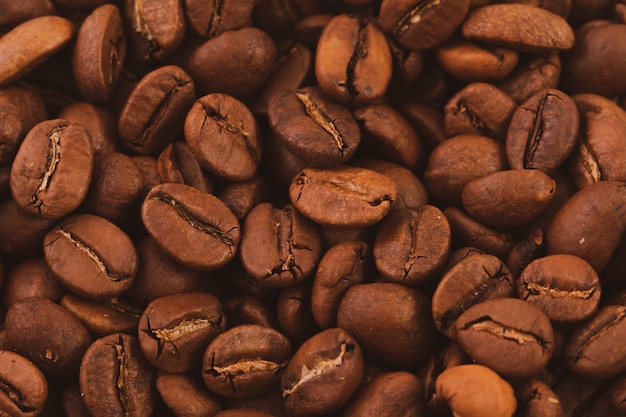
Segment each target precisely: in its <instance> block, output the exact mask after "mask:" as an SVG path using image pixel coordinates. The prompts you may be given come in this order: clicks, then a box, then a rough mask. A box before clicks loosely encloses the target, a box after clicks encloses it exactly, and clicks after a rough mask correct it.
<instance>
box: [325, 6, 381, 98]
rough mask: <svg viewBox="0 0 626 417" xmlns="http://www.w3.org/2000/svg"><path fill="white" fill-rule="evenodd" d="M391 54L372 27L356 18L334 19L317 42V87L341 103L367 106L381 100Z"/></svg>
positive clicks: (375, 29) (336, 17) (371, 24)
mask: <svg viewBox="0 0 626 417" xmlns="http://www.w3.org/2000/svg"><path fill="white" fill-rule="evenodd" d="M392 68H393V66H392V60H391V51H390V50H389V46H388V44H387V40H386V39H385V35H383V33H382V32H381V30H380V29H378V27H376V25H374V24H373V23H368V22H366V21H364V20H362V19H359V18H358V17H356V16H351V15H346V14H342V15H338V16H335V17H334V18H333V19H332V20H331V21H330V22H328V24H327V25H326V27H325V28H324V30H323V31H322V34H321V35H320V38H319V41H318V43H317V50H316V55H315V76H316V78H317V82H318V83H319V86H320V87H321V88H322V90H324V92H325V93H326V94H327V95H328V96H330V97H332V98H333V99H335V100H337V101H339V102H342V103H347V102H353V103H371V102H372V101H375V100H377V99H378V98H380V97H382V96H383V95H384V94H385V92H386V90H387V86H388V85H389V82H390V81H391V72H392Z"/></svg>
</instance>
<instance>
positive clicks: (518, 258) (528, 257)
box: [506, 229, 545, 295]
mask: <svg viewBox="0 0 626 417" xmlns="http://www.w3.org/2000/svg"><path fill="white" fill-rule="evenodd" d="M544 251H545V240H544V236H543V230H541V229H535V230H533V231H532V232H531V233H530V234H529V235H528V236H526V237H525V238H523V239H521V240H520V241H519V242H517V243H516V244H515V246H513V249H511V252H510V253H509V256H508V257H507V260H506V266H507V268H509V271H511V273H512V274H513V276H514V277H519V276H520V274H521V273H522V271H523V270H524V269H525V268H526V267H527V266H528V265H529V264H530V263H531V262H532V261H534V260H535V259H537V258H539V257H541V256H543V254H544ZM518 295H519V293H518Z"/></svg>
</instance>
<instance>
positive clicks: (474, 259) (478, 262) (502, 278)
mask: <svg viewBox="0 0 626 417" xmlns="http://www.w3.org/2000/svg"><path fill="white" fill-rule="evenodd" d="M513 281H514V278H513V276H512V275H511V273H510V272H509V270H508V269H507V267H506V265H505V264H504V263H503V262H502V261H501V260H500V259H498V258H496V257H495V256H493V255H488V254H476V255H472V256H468V257H466V258H463V260H461V261H460V262H459V263H457V264H456V265H454V266H453V267H452V268H451V269H450V270H449V271H448V272H447V273H446V274H445V275H444V276H443V277H442V278H441V281H439V284H438V285H437V288H436V289H435V292H434V293H433V297H432V311H433V319H434V321H435V326H437V329H438V330H439V331H440V332H443V333H444V334H445V335H446V336H448V337H450V338H451V339H454V338H455V333H456V325H455V323H456V320H457V319H458V318H459V316H460V315H461V314H463V312H465V311H466V310H467V309H469V308H470V307H471V306H473V305H475V304H478V303H480V302H482V301H485V300H488V299H491V298H501V297H513V296H514V295H515V293H514V288H515V287H514V283H513Z"/></svg>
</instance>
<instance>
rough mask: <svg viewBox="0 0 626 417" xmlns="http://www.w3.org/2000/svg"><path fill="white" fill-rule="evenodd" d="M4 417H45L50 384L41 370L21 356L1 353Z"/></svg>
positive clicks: (1, 408)
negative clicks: (44, 412) (41, 415)
mask: <svg viewBox="0 0 626 417" xmlns="http://www.w3.org/2000/svg"><path fill="white" fill-rule="evenodd" d="M0 370H1V371H0V386H2V389H1V390H0V413H2V414H5V415H7V416H14V417H35V416H38V415H39V414H41V412H42V411H43V408H44V406H45V404H46V400H47V399H48V382H47V381H46V377H45V376H44V375H43V374H42V373H41V371H40V370H39V368H38V367H37V366H35V364H33V363H32V362H31V361H29V360H28V359H26V358H25V357H23V356H21V355H18V354H17V353H14V352H11V351H8V350H0Z"/></svg>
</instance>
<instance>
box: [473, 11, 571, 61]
mask: <svg viewBox="0 0 626 417" xmlns="http://www.w3.org/2000/svg"><path fill="white" fill-rule="evenodd" d="M462 32H463V36H464V37H466V38H468V39H473V40H478V41H482V42H486V43H490V44H494V45H501V46H506V47H508V48H512V49H516V50H518V51H522V52H532V53H546V52H552V51H563V50H567V49H570V48H571V47H572V46H573V45H574V32H573V30H572V28H571V27H570V26H569V24H568V23H567V21H566V20H565V19H563V18H562V17H561V16H558V15H556V14H554V13H551V12H549V11H547V10H545V9H542V8H539V7H535V6H533V5H530V4H492V5H489V6H485V7H481V8H479V9H477V10H474V11H473V12H471V13H470V14H468V16H467V19H465V22H464V23H463V27H462Z"/></svg>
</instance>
